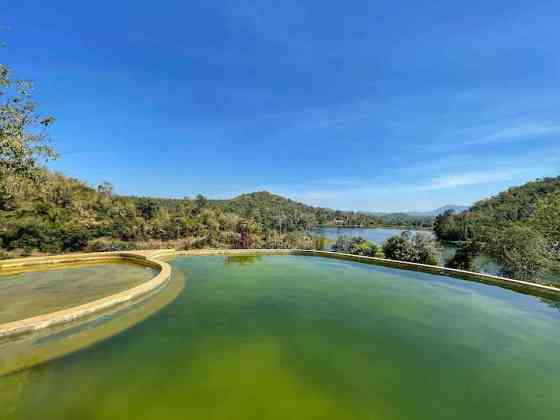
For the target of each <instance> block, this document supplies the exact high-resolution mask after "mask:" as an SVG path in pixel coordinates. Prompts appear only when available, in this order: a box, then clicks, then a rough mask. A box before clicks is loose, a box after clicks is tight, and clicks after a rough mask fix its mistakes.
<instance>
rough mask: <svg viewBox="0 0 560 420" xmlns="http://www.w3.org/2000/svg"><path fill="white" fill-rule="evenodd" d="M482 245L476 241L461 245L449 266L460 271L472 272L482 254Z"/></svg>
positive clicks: (448, 262) (450, 260) (448, 263)
mask: <svg viewBox="0 0 560 420" xmlns="http://www.w3.org/2000/svg"><path fill="white" fill-rule="evenodd" d="M481 247H482V245H481V244H480V243H479V242H476V241H467V242H463V243H461V244H459V246H458V247H457V250H456V251H455V255H454V256H453V257H451V258H450V259H449V260H448V261H447V264H446V265H447V266H448V267H450V268H457V269H459V270H468V271H471V270H472V269H473V267H474V260H475V258H476V256H477V255H478V254H480V251H481Z"/></svg>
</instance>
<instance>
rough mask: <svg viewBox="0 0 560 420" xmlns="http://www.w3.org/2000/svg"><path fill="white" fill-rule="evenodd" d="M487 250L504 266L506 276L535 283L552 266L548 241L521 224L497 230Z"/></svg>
mask: <svg viewBox="0 0 560 420" xmlns="http://www.w3.org/2000/svg"><path fill="white" fill-rule="evenodd" d="M485 251H486V253H488V254H489V255H491V256H493V257H494V258H496V260H497V261H498V262H499V263H500V264H501V265H502V267H503V269H502V274H503V275H505V276H507V277H513V278H517V279H521V280H534V279H535V278H536V277H537V276H538V275H539V274H541V273H543V272H544V271H545V270H546V268H547V267H548V265H549V263H550V262H549V255H548V253H549V251H548V248H547V242H546V240H545V238H544V237H543V236H542V234H540V233H539V232H537V231H535V230H534V229H533V228H531V227H529V226H524V225H521V224H513V225H511V226H509V227H507V228H502V229H499V230H495V231H494V232H493V234H492V235H491V236H490V237H489V240H488V242H487V243H486V246H485Z"/></svg>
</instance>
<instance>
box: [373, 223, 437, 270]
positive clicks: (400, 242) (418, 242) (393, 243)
mask: <svg viewBox="0 0 560 420" xmlns="http://www.w3.org/2000/svg"><path fill="white" fill-rule="evenodd" d="M383 253H384V254H385V257H386V258H389V259H392V260H399V261H408V262H413V263H418V264H429V265H437V250H436V245H435V241H434V240H433V239H432V237H431V236H430V235H428V234H425V233H416V234H415V235H414V234H412V233H411V232H408V231H405V232H403V233H401V234H400V235H397V236H393V237H391V238H389V239H388V240H387V241H385V243H384V244H383Z"/></svg>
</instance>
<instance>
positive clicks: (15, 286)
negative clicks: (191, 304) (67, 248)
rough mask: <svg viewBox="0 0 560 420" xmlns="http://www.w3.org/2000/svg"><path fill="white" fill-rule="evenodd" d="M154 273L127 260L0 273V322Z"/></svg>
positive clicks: (61, 306) (130, 283)
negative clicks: (125, 261)
mask: <svg viewBox="0 0 560 420" xmlns="http://www.w3.org/2000/svg"><path fill="white" fill-rule="evenodd" d="M156 275H157V270H154V269H151V268H148V267H143V266H140V265H136V264H128V263H103V264H88V265H82V266H72V265H69V266H65V267H60V268H58V269H52V270H37V271H32V272H23V273H18V274H3V275H0V324H2V323H5V322H11V321H17V320H18V319H24V318H29V317H32V316H36V315H42V314H45V313H49V312H53V311H57V310H61V309H66V308H70V307H72V306H76V305H80V304H82V303H87V302H91V301H93V300H96V299H100V298H102V297H105V296H109V295H112V294H114V293H118V292H122V291H123V290H127V289H129V288H131V287H134V286H137V285H139V284H141V283H143V282H145V281H148V280H150V279H152V278H153V277H154V276H156ZM0 419H1V417H0Z"/></svg>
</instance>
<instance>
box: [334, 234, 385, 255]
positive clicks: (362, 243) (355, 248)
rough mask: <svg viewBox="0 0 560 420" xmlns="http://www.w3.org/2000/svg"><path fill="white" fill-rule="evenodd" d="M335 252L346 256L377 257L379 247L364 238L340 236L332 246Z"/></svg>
mask: <svg viewBox="0 0 560 420" xmlns="http://www.w3.org/2000/svg"><path fill="white" fill-rule="evenodd" d="M332 250H333V251H334V252H341V253H344V254H353V255H361V256H364V257H375V255H376V254H377V245H375V244H374V243H373V242H371V241H368V240H366V239H364V238H362V237H359V236H355V237H352V238H350V237H348V236H344V235H343V236H339V237H338V238H337V240H336V242H335V244H334V245H333V246H332Z"/></svg>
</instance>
